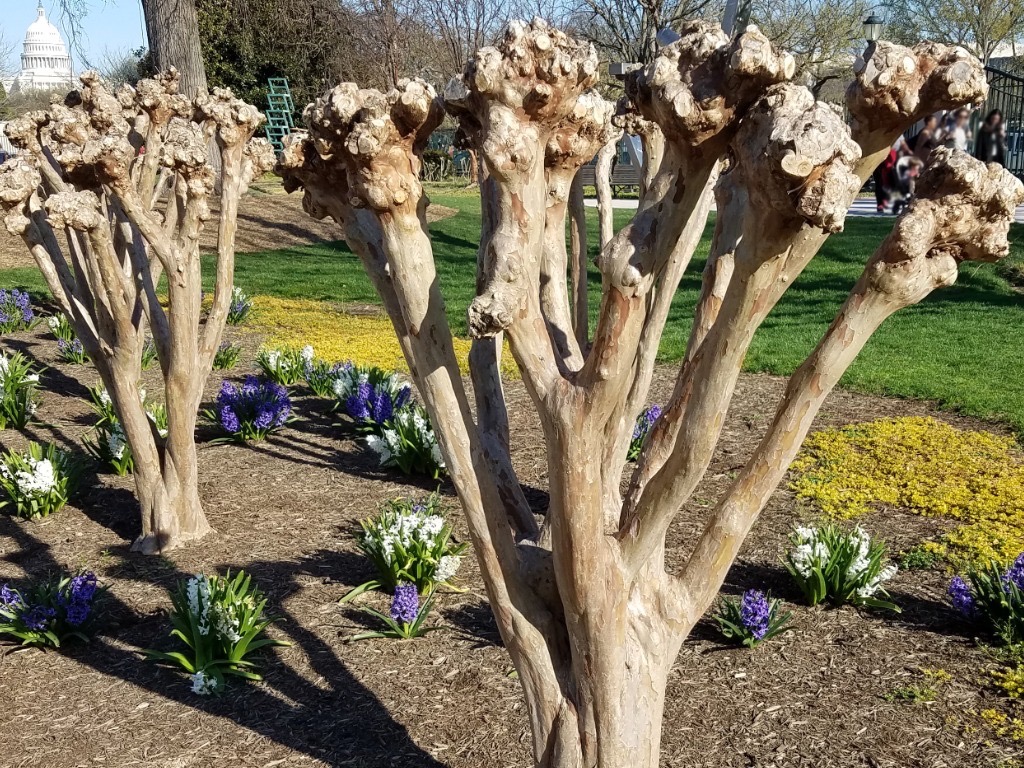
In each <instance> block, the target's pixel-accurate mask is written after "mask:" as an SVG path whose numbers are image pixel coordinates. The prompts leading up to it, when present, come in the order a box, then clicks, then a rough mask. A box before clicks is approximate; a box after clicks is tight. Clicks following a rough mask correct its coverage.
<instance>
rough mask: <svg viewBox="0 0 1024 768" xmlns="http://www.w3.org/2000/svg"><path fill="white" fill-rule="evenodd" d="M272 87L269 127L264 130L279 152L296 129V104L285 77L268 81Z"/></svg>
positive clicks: (269, 95) (269, 98)
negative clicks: (286, 138) (293, 115)
mask: <svg viewBox="0 0 1024 768" xmlns="http://www.w3.org/2000/svg"><path fill="white" fill-rule="evenodd" d="M267 85H268V86H269V87H270V88H269V90H268V91H267V125H266V128H265V129H264V130H265V131H266V133H267V140H268V141H269V142H270V143H271V144H273V145H274V149H275V150H276V151H277V152H281V151H282V150H283V149H284V143H283V141H282V140H283V139H284V137H285V136H287V135H288V134H289V133H291V132H292V130H294V128H295V123H293V122H292V114H294V112H295V102H294V101H292V91H291V88H289V87H288V79H287V78H285V77H272V78H270V79H269V80H268V81H267Z"/></svg>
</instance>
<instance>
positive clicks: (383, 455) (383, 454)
mask: <svg viewBox="0 0 1024 768" xmlns="http://www.w3.org/2000/svg"><path fill="white" fill-rule="evenodd" d="M366 444H367V445H368V446H370V450H371V451H373V452H374V453H376V454H377V455H378V456H379V457H380V463H381V465H382V466H383V465H384V464H386V463H387V462H388V461H389V460H390V459H391V449H390V448H389V447H388V444H387V441H386V440H382V439H381V438H380V437H378V436H377V435H370V436H369V437H367V438H366Z"/></svg>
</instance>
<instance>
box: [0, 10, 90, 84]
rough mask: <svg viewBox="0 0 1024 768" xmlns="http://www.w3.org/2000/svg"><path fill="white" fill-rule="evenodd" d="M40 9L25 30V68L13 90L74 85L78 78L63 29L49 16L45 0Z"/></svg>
mask: <svg viewBox="0 0 1024 768" xmlns="http://www.w3.org/2000/svg"><path fill="white" fill-rule="evenodd" d="M36 13H37V15H36V20H35V21H33V22H32V23H31V24H29V27H28V30H27V31H26V32H25V42H24V45H23V49H22V54H21V72H19V73H18V75H17V77H15V78H14V80H13V82H12V83H11V86H10V88H9V89H8V90H9V91H10V92H11V93H14V92H17V91H23V90H37V89H45V90H49V89H52V88H61V87H65V86H71V85H72V84H73V82H74V75H73V74H72V68H71V56H69V55H68V49H67V46H65V45H64V40H63V39H62V38H61V36H60V31H59V30H58V29H57V28H56V27H55V26H53V24H51V23H50V20H49V19H47V18H46V9H45V8H43V2H42V0H39V7H38V8H37V9H36Z"/></svg>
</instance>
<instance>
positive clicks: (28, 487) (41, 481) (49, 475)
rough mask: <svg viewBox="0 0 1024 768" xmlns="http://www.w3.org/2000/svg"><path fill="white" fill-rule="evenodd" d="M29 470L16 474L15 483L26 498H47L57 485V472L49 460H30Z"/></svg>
mask: <svg viewBox="0 0 1024 768" xmlns="http://www.w3.org/2000/svg"><path fill="white" fill-rule="evenodd" d="M28 465H29V469H28V470H24V469H23V470H20V471H19V472H17V473H15V475H14V481H15V482H16V483H17V484H18V488H19V489H20V490H21V492H22V493H24V494H25V495H26V496H45V495H46V494H47V493H49V492H50V491H51V490H53V487H54V486H55V485H56V484H57V476H56V472H55V470H54V468H53V463H52V462H51V461H50V460H49V459H38V460H37V459H33V458H29V459H28Z"/></svg>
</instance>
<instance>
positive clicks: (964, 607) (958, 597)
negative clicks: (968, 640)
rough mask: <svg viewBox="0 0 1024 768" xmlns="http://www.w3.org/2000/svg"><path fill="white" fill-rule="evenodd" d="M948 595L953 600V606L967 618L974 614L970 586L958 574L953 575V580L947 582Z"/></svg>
mask: <svg viewBox="0 0 1024 768" xmlns="http://www.w3.org/2000/svg"><path fill="white" fill-rule="evenodd" d="M949 597H950V599H951V600H952V601H953V607H954V608H956V609H957V610H958V611H960V613H962V614H963V615H964V616H966V617H967V618H971V617H972V616H974V612H975V604H974V595H973V594H972V593H971V588H970V586H969V585H968V584H967V582H966V581H964V580H963V578H961V577H960V576H954V577H953V580H952V581H951V582H949Z"/></svg>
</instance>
